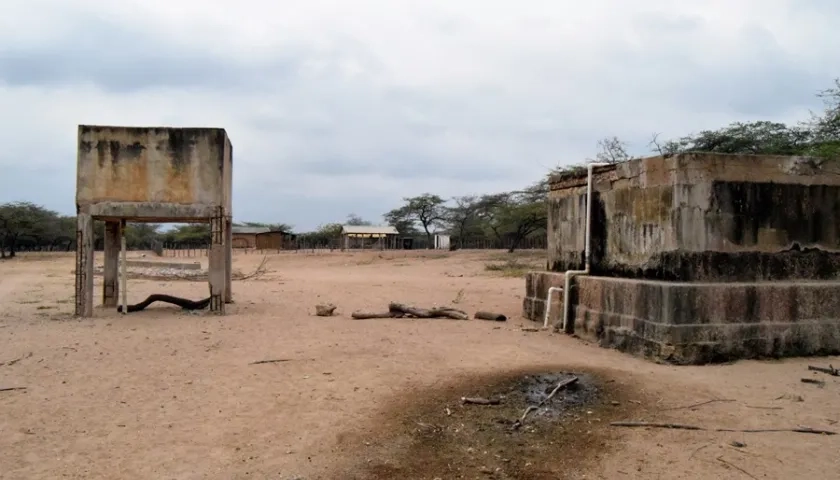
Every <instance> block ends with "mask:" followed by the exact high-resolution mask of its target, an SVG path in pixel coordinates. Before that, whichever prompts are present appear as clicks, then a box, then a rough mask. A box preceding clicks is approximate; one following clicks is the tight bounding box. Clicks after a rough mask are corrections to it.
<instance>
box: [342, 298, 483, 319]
mask: <svg viewBox="0 0 840 480" xmlns="http://www.w3.org/2000/svg"><path fill="white" fill-rule="evenodd" d="M350 316H351V317H352V318H354V319H356V320H365V319H368V318H451V319H453V320H468V319H469V318H470V317H469V316H468V315H467V312H465V311H463V310H458V309H457V308H451V307H435V308H419V307H414V306H411V305H405V304H402V303H396V302H391V303H390V304H388V312H387V313H386V312H363V311H356V312H353V313H352V314H350Z"/></svg>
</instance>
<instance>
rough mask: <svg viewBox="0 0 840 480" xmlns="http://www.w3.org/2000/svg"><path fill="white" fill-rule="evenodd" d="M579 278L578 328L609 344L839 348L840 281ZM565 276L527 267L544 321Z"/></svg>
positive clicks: (528, 303)
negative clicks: (550, 295)
mask: <svg viewBox="0 0 840 480" xmlns="http://www.w3.org/2000/svg"><path fill="white" fill-rule="evenodd" d="M575 283H576V287H575V289H574V290H573V291H572V296H573V298H572V309H573V310H572V311H571V312H572V316H571V318H573V319H574V322H575V328H574V331H575V334H577V335H579V336H580V337H582V338H584V339H586V340H590V341H594V342H597V343H599V344H600V345H601V346H604V347H610V348H616V349H619V350H621V351H625V352H629V353H633V354H636V355H640V356H645V357H648V358H653V359H657V360H663V361H667V362H671V363H677V364H702V363H709V362H721V361H729V360H735V359H741V358H761V357H785V356H806V355H836V354H838V353H840V281H822V282H755V283H734V282H733V283H729V282H712V283H699V282H698V283H690V282H663V281H652V280H634V279H621V278H607V277H578V278H576V280H575ZM562 284H563V275H562V274H556V273H551V272H532V273H529V274H528V278H527V281H526V297H525V300H524V302H523V309H524V312H525V315H526V317H528V318H531V319H532V320H534V321H536V322H539V323H541V322H542V321H543V315H544V312H545V298H546V294H547V291H548V288H549V287H550V286H562ZM562 300H563V299H562V295H558V299H557V302H556V303H555V304H554V305H552V308H551V317H550V318H551V322H552V323H554V322H557V321H560V319H561V318H562Z"/></svg>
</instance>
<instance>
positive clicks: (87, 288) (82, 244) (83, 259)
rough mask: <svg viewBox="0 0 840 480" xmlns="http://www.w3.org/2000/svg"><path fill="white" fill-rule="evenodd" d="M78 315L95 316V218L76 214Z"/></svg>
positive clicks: (85, 214) (84, 214) (86, 214)
mask: <svg viewBox="0 0 840 480" xmlns="http://www.w3.org/2000/svg"><path fill="white" fill-rule="evenodd" d="M76 316H79V317H92V316H93V218H92V217H91V216H90V214H88V213H79V214H77V215H76Z"/></svg>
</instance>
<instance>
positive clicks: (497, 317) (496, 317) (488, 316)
mask: <svg viewBox="0 0 840 480" xmlns="http://www.w3.org/2000/svg"><path fill="white" fill-rule="evenodd" d="M473 318H477V319H479V320H490V321H493V322H504V321H506V320H507V317H506V316H504V315H502V314H501V313H493V312H483V311H482V312H475V315H473Z"/></svg>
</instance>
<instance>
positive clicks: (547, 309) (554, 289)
mask: <svg viewBox="0 0 840 480" xmlns="http://www.w3.org/2000/svg"><path fill="white" fill-rule="evenodd" d="M562 291H563V287H551V288H549V289H548V295H546V297H545V320H543V328H548V314H549V312H551V297H552V295H551V294H552V293H554V292H562Z"/></svg>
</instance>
